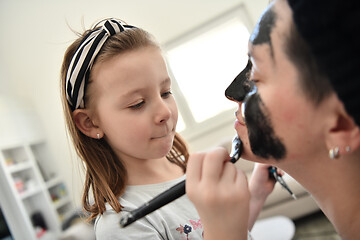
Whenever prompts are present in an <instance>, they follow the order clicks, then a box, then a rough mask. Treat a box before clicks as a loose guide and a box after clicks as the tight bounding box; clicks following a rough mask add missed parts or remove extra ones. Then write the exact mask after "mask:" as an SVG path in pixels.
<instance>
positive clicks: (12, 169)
mask: <svg viewBox="0 0 360 240" xmlns="http://www.w3.org/2000/svg"><path fill="white" fill-rule="evenodd" d="M7 168H8V169H9V172H10V173H16V172H20V171H23V170H27V169H29V168H31V162H29V161H25V162H22V163H16V164H14V165H10V166H8V167H7Z"/></svg>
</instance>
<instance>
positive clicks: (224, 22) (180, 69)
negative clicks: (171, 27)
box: [165, 6, 250, 138]
mask: <svg viewBox="0 0 360 240" xmlns="http://www.w3.org/2000/svg"><path fill="white" fill-rule="evenodd" d="M248 29H249V21H248V18H247V15H246V12H245V11H244V8H243V6H239V7H237V8H236V9H234V10H232V11H230V12H228V13H226V14H224V15H222V16H220V17H218V18H216V19H214V20H212V21H210V22H208V23H207V24H205V25H203V26H201V27H199V28H196V29H194V30H193V31H191V32H189V33H187V34H185V35H183V36H180V37H179V38H177V39H176V41H173V42H170V43H168V44H165V50H166V53H167V61H168V65H169V72H170V74H171V75H172V76H171V77H172V79H173V92H174V96H175V98H176V101H177V104H178V107H179V122H178V127H177V131H179V132H181V134H182V135H184V136H185V137H186V138H192V137H196V136H197V135H199V134H202V133H204V132H206V131H211V129H213V128H215V127H217V126H219V125H221V124H229V121H234V114H233V112H234V111H235V110H236V109H237V106H236V104H235V103H233V102H231V101H229V100H227V99H226V98H225V95H224V92H225V89H226V87H227V86H228V85H229V84H230V83H231V82H232V80H233V79H234V78H235V77H236V76H237V75H238V74H239V72H240V71H241V70H242V69H243V68H244V67H245V66H246V63H247V60H248V58H247V45H248V40H249V35H250V34H249V30H248Z"/></svg>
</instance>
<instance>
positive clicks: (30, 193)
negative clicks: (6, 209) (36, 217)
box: [19, 187, 41, 200]
mask: <svg viewBox="0 0 360 240" xmlns="http://www.w3.org/2000/svg"><path fill="white" fill-rule="evenodd" d="M40 192H41V188H40V187H33V188H31V189H27V190H25V191H23V192H21V193H19V195H20V198H21V199H23V200H24V199H26V198H29V197H31V196H34V195H36V194H38V193H40Z"/></svg>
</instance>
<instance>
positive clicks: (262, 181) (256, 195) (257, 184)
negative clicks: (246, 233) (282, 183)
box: [248, 163, 284, 230]
mask: <svg viewBox="0 0 360 240" xmlns="http://www.w3.org/2000/svg"><path fill="white" fill-rule="evenodd" d="M269 167H271V165H269V164H261V163H255V166H254V170H253V172H252V175H251V179H250V183H249V190H250V194H251V199H250V215H249V222H248V225H249V230H251V229H252V227H253V226H254V224H255V221H256V219H257V218H258V216H259V214H260V212H261V209H262V207H263V206H264V203H265V200H266V198H267V197H268V196H269V194H270V193H271V192H272V191H273V190H274V186H275V183H276V181H275V179H274V178H272V177H270V174H269ZM277 171H278V174H279V175H280V176H282V175H284V173H283V171H281V170H280V169H277Z"/></svg>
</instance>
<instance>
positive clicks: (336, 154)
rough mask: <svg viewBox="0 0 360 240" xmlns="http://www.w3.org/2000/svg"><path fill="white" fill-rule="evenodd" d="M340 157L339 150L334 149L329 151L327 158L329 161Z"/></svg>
mask: <svg viewBox="0 0 360 240" xmlns="http://www.w3.org/2000/svg"><path fill="white" fill-rule="evenodd" d="M339 156H340V154H339V148H338V147H335V148H332V149H330V150H329V157H330V159H335V158H338V157H339Z"/></svg>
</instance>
